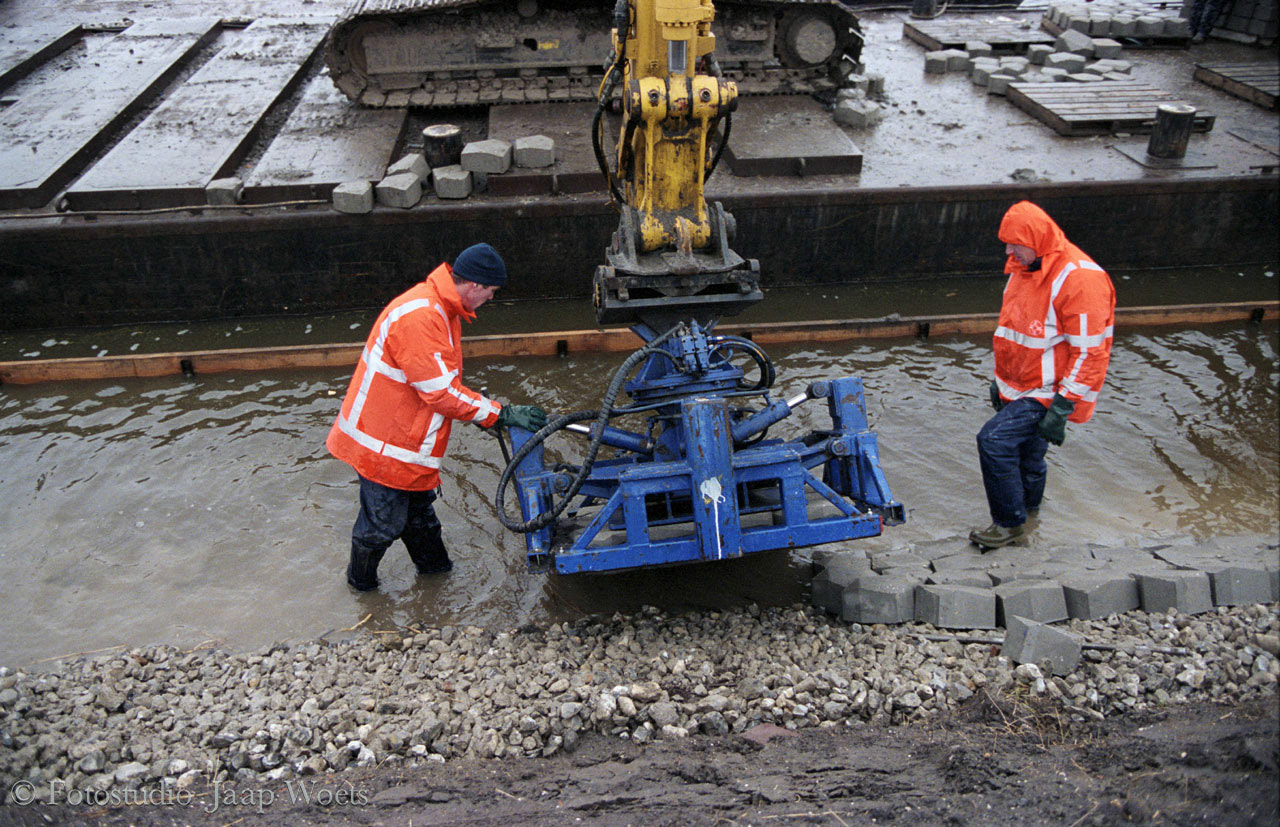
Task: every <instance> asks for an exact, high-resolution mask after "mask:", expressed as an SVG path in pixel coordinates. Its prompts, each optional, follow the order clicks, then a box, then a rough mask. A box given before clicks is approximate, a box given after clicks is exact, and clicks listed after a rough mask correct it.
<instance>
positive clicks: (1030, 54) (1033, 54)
mask: <svg viewBox="0 0 1280 827" xmlns="http://www.w3.org/2000/svg"><path fill="white" fill-rule="evenodd" d="M1051 54H1053V47H1052V46H1050V45H1048V44H1047V43H1032V44H1031V45H1030V46H1028V47H1027V59H1028V60H1030V61H1031V63H1032V64H1034V65H1036V66H1043V65H1044V59H1045V58H1046V57H1048V56H1049V55H1051Z"/></svg>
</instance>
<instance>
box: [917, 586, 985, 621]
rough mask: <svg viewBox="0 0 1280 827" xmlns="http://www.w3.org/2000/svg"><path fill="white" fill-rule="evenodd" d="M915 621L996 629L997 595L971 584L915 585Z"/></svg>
mask: <svg viewBox="0 0 1280 827" xmlns="http://www.w3.org/2000/svg"><path fill="white" fill-rule="evenodd" d="M915 601H916V607H915V617H916V620H919V621H921V622H922V623H930V624H932V625H934V626H937V627H938V628H941V629H994V628H995V626H996V595H995V592H993V591H992V590H990V589H976V588H973V587H972V586H949V585H942V584H937V585H925V586H918V587H917V588H916V595H915Z"/></svg>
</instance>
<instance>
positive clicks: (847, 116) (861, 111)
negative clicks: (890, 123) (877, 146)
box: [833, 98, 884, 129]
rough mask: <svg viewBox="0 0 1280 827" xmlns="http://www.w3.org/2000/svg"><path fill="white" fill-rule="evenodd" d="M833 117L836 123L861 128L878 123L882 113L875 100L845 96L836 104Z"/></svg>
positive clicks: (882, 115)
mask: <svg viewBox="0 0 1280 827" xmlns="http://www.w3.org/2000/svg"><path fill="white" fill-rule="evenodd" d="M833 117H834V118H835V121H836V123H839V124H844V125H845V126H852V127H854V128H855V129H863V128H866V127H869V126H875V125H876V124H877V123H879V122H880V119H881V118H882V117H884V113H883V112H881V111H880V104H878V103H876V102H875V101H872V100H866V99H865V98H862V99H858V98H847V99H845V100H842V101H840V102H839V103H837V104H836V111H835V113H834V115H833Z"/></svg>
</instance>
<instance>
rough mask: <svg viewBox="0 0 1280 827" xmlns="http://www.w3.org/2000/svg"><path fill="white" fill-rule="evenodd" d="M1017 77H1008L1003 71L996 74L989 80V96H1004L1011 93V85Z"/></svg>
mask: <svg viewBox="0 0 1280 827" xmlns="http://www.w3.org/2000/svg"><path fill="white" fill-rule="evenodd" d="M1017 79H1018V78H1017V76H1016V75H1006V74H1005V73H1004V72H1003V71H1000V72H996V73H995V74H994V75H992V76H991V77H989V78H987V94H988V95H1004V94H1007V93H1008V91H1009V84H1010V83H1013V82H1014V81H1015V80H1017Z"/></svg>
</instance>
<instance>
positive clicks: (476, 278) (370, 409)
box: [325, 244, 547, 591]
mask: <svg viewBox="0 0 1280 827" xmlns="http://www.w3.org/2000/svg"><path fill="white" fill-rule="evenodd" d="M506 281H507V268H506V265H505V264H504V263H503V261H502V257H501V256H499V255H498V253H497V251H495V250H494V249H493V248H492V247H491V246H489V245H488V244H476V245H473V246H471V247H468V248H467V249H465V250H463V251H462V253H461V254H459V255H458V257H457V259H455V260H454V262H453V266H452V267H450V266H449V265H448V264H447V263H446V264H441V265H440V266H438V267H436V268H435V269H434V270H432V271H431V273H430V275H428V276H427V278H426V279H425V280H424V281H422V282H419V283H418V284H415V285H414V286H413V287H411V288H409V289H408V290H407V291H405V292H404V293H401V294H400V295H399V296H396V297H395V298H394V299H392V301H391V303H390V304H388V305H387V306H386V308H385V309H383V311H382V313H380V314H379V315H378V320H377V321H376V322H375V323H374V325H373V330H371V331H370V332H369V338H368V340H367V341H366V342H365V346H364V351H363V352H362V353H361V354H360V363H359V364H358V365H357V366H356V370H355V374H354V375H353V376H352V377H351V384H350V386H349V387H348V388H347V395H346V397H345V398H344V399H343V400H342V409H341V410H340V411H339V412H338V417H337V419H336V420H335V421H334V423H333V427H332V428H330V429H329V437H328V439H327V440H326V441H325V445H326V447H327V448H328V449H329V453H331V454H333V455H334V456H335V457H337V458H338V459H340V460H342V461H343V462H345V463H347V464H348V465H350V466H351V467H352V468H354V469H355V471H356V473H357V474H358V475H359V477H360V514H359V516H358V517H357V518H356V522H355V526H354V527H353V529H352V531H351V560H350V562H349V564H348V566H347V583H349V584H350V585H351V587H352V588H354V589H356V590H358V591H367V590H369V589H373V588H376V587H377V585H378V563H379V562H380V561H381V560H382V556H383V554H384V553H385V552H386V550H387V548H388V547H389V546H390V545H391V544H392V543H393V542H395V541H396V539H397V538H399V539H401V540H404V544H405V547H406V548H407V549H408V550H409V557H410V559H412V560H413V563H414V565H415V566H416V568H417V570H418V573H419V574H437V573H442V572H447V571H449V570H451V569H452V568H453V561H452V560H450V559H449V554H448V550H447V549H446V548H445V545H444V541H443V538H442V537H441V529H440V521H439V520H438V519H437V518H436V514H435V509H434V508H433V506H432V503H433V502H434V501H435V499H436V489H437V488H439V486H440V464H441V461H442V460H443V459H444V454H445V449H446V448H447V447H448V445H449V431H450V428H451V427H452V425H453V422H454V420H462V421H464V422H474V423H476V424H477V425H480V426H481V427H483V428H492V427H494V426H495V425H504V426H505V425H516V426H519V427H522V428H526V429H528V430H530V431H537V430H539V429H540V428H542V426H543V425H545V424H546V421H547V415H546V412H545V411H543V410H542V409H541V408H539V407H536V406H532V405H502V404H500V403H498V402H497V401H495V400H492V399H488V398H486V397H485V396H484V395H483V394H481V393H478V392H476V391H473V390H471V389H470V388H468V387H466V386H465V385H463V384H462V324H461V322H462V320H463V319H465V320H467V321H468V322H469V321H471V320H472V319H474V318H475V313H476V310H478V309H479V308H480V306H481V305H483V304H484V303H485V302H487V301H488V300H489V299H491V298H493V295H494V293H496V292H497V291H498V288H500V287H502V286H503V285H504V284H505V283H506Z"/></svg>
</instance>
